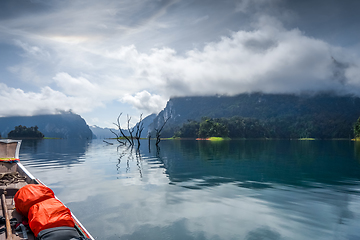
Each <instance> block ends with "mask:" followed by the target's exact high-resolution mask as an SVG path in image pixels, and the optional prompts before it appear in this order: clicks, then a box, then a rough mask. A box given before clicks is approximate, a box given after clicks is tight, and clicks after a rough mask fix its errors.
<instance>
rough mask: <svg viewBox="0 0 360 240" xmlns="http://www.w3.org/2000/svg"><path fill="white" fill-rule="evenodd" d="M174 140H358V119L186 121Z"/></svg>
mask: <svg viewBox="0 0 360 240" xmlns="http://www.w3.org/2000/svg"><path fill="white" fill-rule="evenodd" d="M349 126H351V127H349ZM174 137H180V138H208V137H223V138H275V139H296V138H318V139H334V138H349V139H350V138H353V137H360V118H359V120H358V121H357V123H356V124H355V123H350V122H346V121H344V119H343V118H336V117H330V116H322V115H319V116H318V117H317V118H310V117H309V116H307V117H306V116H304V117H295V116H289V117H282V118H270V119H255V118H245V117H231V118H209V117H203V118H202V119H201V121H194V120H189V121H188V122H187V123H185V124H183V125H182V127H181V128H180V129H179V130H178V131H176V132H175V135H174Z"/></svg>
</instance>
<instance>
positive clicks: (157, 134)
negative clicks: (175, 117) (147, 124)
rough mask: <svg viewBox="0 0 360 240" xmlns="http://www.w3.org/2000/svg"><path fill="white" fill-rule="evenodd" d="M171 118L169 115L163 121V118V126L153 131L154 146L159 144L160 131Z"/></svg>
mask: <svg viewBox="0 0 360 240" xmlns="http://www.w3.org/2000/svg"><path fill="white" fill-rule="evenodd" d="M170 118H171V114H170V116H169V117H168V118H167V119H165V118H164V123H163V125H162V126H161V127H160V128H159V129H158V128H155V131H156V144H155V145H156V146H158V145H159V143H160V141H161V140H160V136H161V131H162V130H163V128H164V126H165V124H166V123H167V121H168V120H169V119H170Z"/></svg>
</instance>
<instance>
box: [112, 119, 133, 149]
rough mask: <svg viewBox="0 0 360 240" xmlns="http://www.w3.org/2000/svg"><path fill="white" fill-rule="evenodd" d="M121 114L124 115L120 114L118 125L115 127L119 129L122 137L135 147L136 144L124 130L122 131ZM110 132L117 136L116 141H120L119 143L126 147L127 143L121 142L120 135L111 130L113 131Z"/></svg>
mask: <svg viewBox="0 0 360 240" xmlns="http://www.w3.org/2000/svg"><path fill="white" fill-rule="evenodd" d="M121 114H122V113H120V114H119V116H118V118H117V123H114V125H115V126H117V127H118V129H119V131H120V133H121V135H122V136H123V137H124V138H125V139H126V140H127V141H128V142H129V143H130V145H134V144H133V143H132V142H131V141H130V139H129V138H128V137H127V136H126V135H125V133H124V132H123V130H122V129H121V126H120V117H121ZM128 122H129V121H128ZM110 131H111V132H112V133H113V134H115V136H116V139H117V141H118V142H119V143H121V144H123V145H126V142H123V141H121V140H120V134H117V133H116V132H114V131H113V130H111V129H110Z"/></svg>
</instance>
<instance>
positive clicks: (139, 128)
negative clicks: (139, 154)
mask: <svg viewBox="0 0 360 240" xmlns="http://www.w3.org/2000/svg"><path fill="white" fill-rule="evenodd" d="M142 120H143V119H142V114H140V120H139V122H138V124H137V125H136V133H135V138H136V140H137V143H138V149H139V148H140V138H141V133H142V131H143V130H144V123H143V122H142Z"/></svg>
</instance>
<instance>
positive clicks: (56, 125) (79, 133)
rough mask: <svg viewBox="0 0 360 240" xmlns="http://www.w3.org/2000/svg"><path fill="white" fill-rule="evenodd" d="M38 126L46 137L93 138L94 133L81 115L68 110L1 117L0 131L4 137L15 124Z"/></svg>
mask: <svg viewBox="0 0 360 240" xmlns="http://www.w3.org/2000/svg"><path fill="white" fill-rule="evenodd" d="M19 125H22V126H26V127H33V126H38V128H39V131H40V132H42V133H43V134H44V135H45V137H50V138H65V139H91V138H92V137H93V133H92V132H91V130H90V128H89V126H88V125H87V124H86V122H85V120H84V119H83V118H81V116H80V115H77V114H74V113H71V112H67V113H62V114H54V115H37V116H31V117H29V116H23V117H22V116H20V117H1V118H0V133H1V136H2V137H6V136H7V134H8V133H9V132H10V131H11V130H13V129H14V128H15V126H19Z"/></svg>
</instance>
